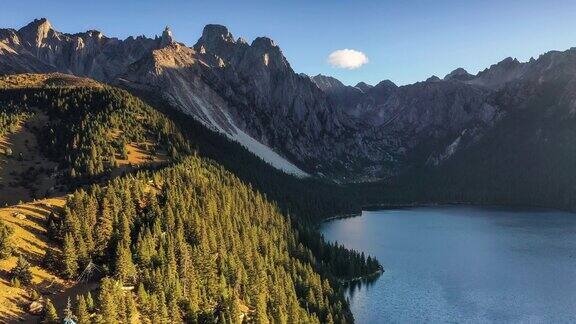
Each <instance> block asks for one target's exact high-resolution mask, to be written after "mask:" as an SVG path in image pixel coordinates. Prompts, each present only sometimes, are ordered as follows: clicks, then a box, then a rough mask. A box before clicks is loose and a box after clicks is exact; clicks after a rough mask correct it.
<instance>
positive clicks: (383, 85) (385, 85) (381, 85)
mask: <svg viewBox="0 0 576 324" xmlns="http://www.w3.org/2000/svg"><path fill="white" fill-rule="evenodd" d="M374 88H398V86H397V85H396V83H394V82H392V81H390V80H384V81H380V82H378V84H377V85H375V86H374Z"/></svg>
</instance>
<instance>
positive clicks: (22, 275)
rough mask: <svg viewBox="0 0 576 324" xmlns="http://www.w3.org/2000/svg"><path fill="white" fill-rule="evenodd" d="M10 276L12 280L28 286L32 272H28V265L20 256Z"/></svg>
mask: <svg viewBox="0 0 576 324" xmlns="http://www.w3.org/2000/svg"><path fill="white" fill-rule="evenodd" d="M10 276H11V278H13V279H18V281H20V282H21V283H22V284H24V285H29V284H30V283H31V282H32V271H31V270H30V263H29V262H28V261H27V260H26V259H25V258H24V256H22V255H20V256H19V257H18V261H16V266H15V267H14V268H12V270H11V271H10Z"/></svg>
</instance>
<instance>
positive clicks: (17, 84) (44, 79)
mask: <svg viewBox="0 0 576 324" xmlns="http://www.w3.org/2000/svg"><path fill="white" fill-rule="evenodd" d="M103 86H104V85H103V84H102V83H99V82H97V81H94V80H92V79H88V78H80V77H76V76H73V75H69V74H63V73H48V74H34V73H24V74H11V75H5V76H1V77H0V88H5V89H19V88H42V87H103Z"/></svg>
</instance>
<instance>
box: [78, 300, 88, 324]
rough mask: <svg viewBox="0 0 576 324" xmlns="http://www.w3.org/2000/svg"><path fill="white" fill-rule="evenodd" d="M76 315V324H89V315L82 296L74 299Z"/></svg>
mask: <svg viewBox="0 0 576 324" xmlns="http://www.w3.org/2000/svg"><path fill="white" fill-rule="evenodd" d="M76 300H77V301H76V315H77V317H76V318H77V321H78V324H90V313H88V306H87V305H86V299H85V298H84V295H79V296H78V297H77V298H76Z"/></svg>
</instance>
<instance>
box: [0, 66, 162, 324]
mask: <svg viewBox="0 0 576 324" xmlns="http://www.w3.org/2000/svg"><path fill="white" fill-rule="evenodd" d="M75 86H90V87H101V85H100V84H98V83H97V82H95V81H92V80H90V79H82V78H75V77H70V76H68V75H61V74H51V75H36V74H26V75H11V76H6V77H3V78H0V89H1V88H4V89H16V88H27V87H75ZM32 110H33V114H31V116H30V117H28V118H27V119H26V120H24V121H22V122H20V123H19V125H18V126H17V127H16V129H15V130H14V131H12V132H8V133H6V134H4V135H3V136H0V206H4V208H0V219H1V220H2V221H3V222H4V223H5V224H7V225H9V226H11V227H12V228H13V229H14V234H13V236H12V240H13V243H14V245H15V247H16V253H15V255H16V254H22V255H23V256H24V257H25V258H26V259H27V260H29V261H30V263H31V265H32V273H33V284H32V287H27V288H24V287H22V288H15V287H12V286H11V285H10V282H9V270H10V269H12V268H13V267H14V266H15V265H16V260H17V257H16V256H12V257H10V258H9V259H6V260H0V323H1V322H5V321H13V320H15V319H23V320H25V321H26V322H36V319H37V317H34V316H31V315H30V314H28V313H27V312H26V311H25V310H26V308H27V307H28V305H29V304H30V302H31V300H30V292H31V289H34V290H36V291H38V292H40V293H41V294H43V295H50V298H51V299H52V300H53V302H54V304H55V305H56V307H57V308H59V309H62V308H63V307H64V306H65V304H66V301H67V297H68V296H75V295H76V294H78V293H80V292H83V291H85V290H86V289H89V288H91V287H92V286H93V285H90V284H88V285H86V284H77V283H74V282H72V281H66V280H63V279H62V278H59V277H58V276H56V275H55V274H54V273H51V272H50V271H49V269H45V268H43V267H42V264H41V261H42V258H43V257H44V254H45V253H46V251H48V250H49V249H58V246H57V245H55V244H54V242H51V241H49V240H48V238H47V237H46V224H45V221H46V217H47V216H48V215H49V214H50V212H52V211H57V210H58V209H60V208H61V207H63V206H64V204H65V198H64V196H65V194H66V192H64V191H62V190H59V189H64V190H65V189H66V187H63V186H61V185H59V182H58V180H57V177H56V175H57V172H55V171H54V170H55V168H56V167H58V163H56V162H54V161H51V160H49V159H48V158H47V157H46V156H45V155H44V154H43V153H42V151H41V150H40V149H39V147H38V139H37V133H36V132H35V130H38V129H40V127H41V126H43V125H44V124H46V123H47V122H48V121H49V119H48V116H47V115H46V114H45V113H44V112H43V111H42V110H40V109H32ZM116 135H118V134H116ZM150 144H151V143H149V142H141V143H136V142H131V143H127V144H126V151H127V153H128V154H127V157H126V158H125V159H122V158H121V157H119V156H118V159H117V162H118V168H116V169H114V170H112V172H111V175H112V176H119V175H121V174H123V173H125V172H130V171H132V170H136V169H138V168H139V167H141V166H143V165H146V166H154V165H163V164H165V163H166V162H167V161H168V157H167V154H166V152H162V151H155V152H153V151H152V150H151V149H150V147H151V145H150ZM6 149H10V150H11V151H12V152H13V154H12V156H11V157H8V156H6V155H5V154H3V153H4V152H6ZM20 156H21V158H20ZM31 168H33V169H34V170H36V171H38V170H40V168H42V169H44V170H45V171H43V172H36V171H31ZM52 189H54V190H52ZM44 196H48V197H51V198H47V199H41V200H35V199H36V198H38V197H44ZM18 202H23V203H20V204H18Z"/></svg>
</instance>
